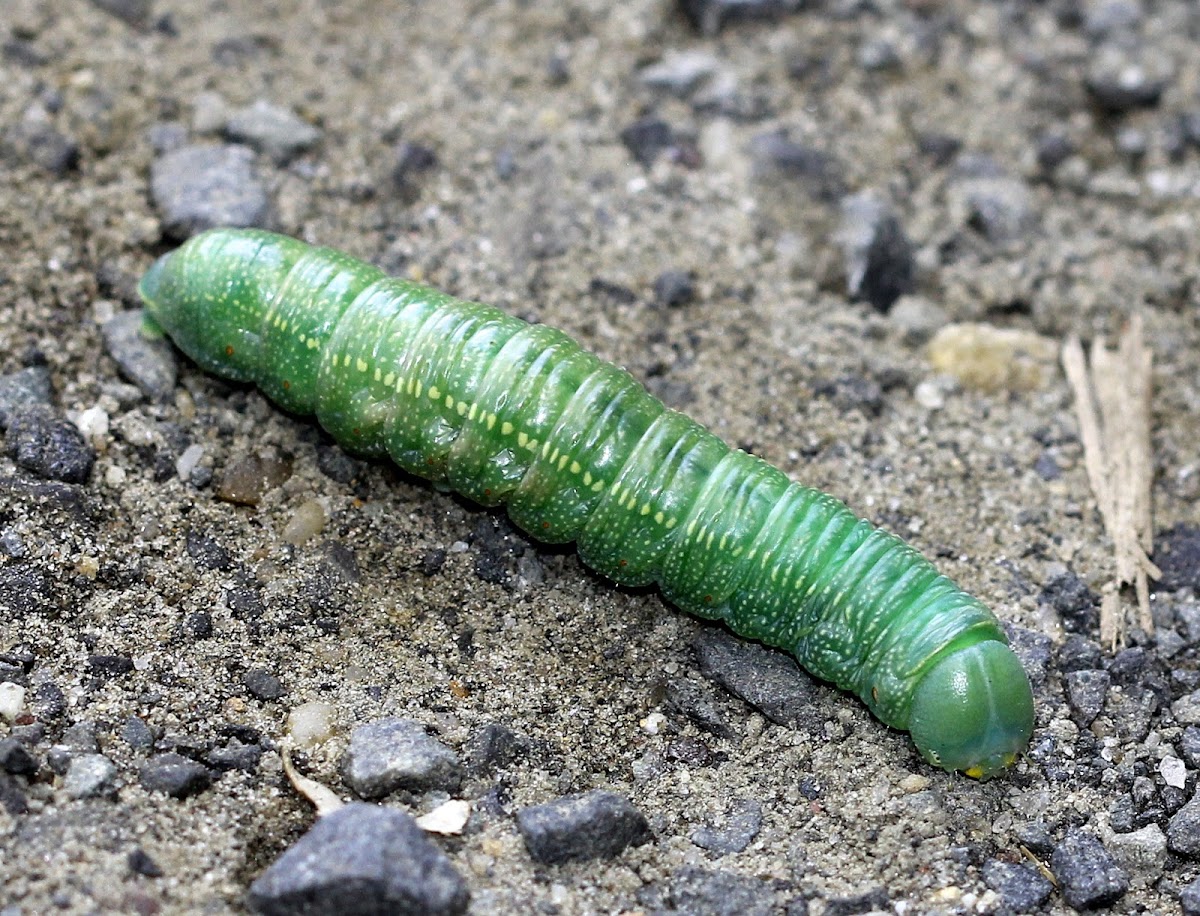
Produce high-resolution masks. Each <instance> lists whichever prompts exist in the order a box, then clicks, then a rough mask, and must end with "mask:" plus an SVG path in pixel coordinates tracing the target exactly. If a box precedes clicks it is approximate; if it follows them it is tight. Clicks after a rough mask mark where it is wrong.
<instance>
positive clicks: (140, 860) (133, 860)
mask: <svg viewBox="0 0 1200 916" xmlns="http://www.w3.org/2000/svg"><path fill="white" fill-rule="evenodd" d="M125 864H126V865H128V866H129V870H130V871H131V872H132V873H133V874H135V875H142V876H143V877H146V878H161V877H162V875H163V870H162V868H160V867H159V864H158V863H157V862H155V861H154V860H153V859H152V858H150V854H149V853H147V852H146V850H144V849H142V847H140V846H139V847H138V848H137V849H134V850H132V851H131V852H130V853H129V855H128V856H126V857H125Z"/></svg>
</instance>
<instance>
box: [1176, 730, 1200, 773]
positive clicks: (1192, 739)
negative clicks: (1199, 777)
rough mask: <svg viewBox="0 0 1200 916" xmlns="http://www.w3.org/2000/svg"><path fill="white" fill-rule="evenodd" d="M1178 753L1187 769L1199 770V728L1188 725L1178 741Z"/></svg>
mask: <svg viewBox="0 0 1200 916" xmlns="http://www.w3.org/2000/svg"><path fill="white" fill-rule="evenodd" d="M1179 753H1180V754H1182V755H1183V762H1184V763H1186V764H1187V765H1188V768H1189V769H1192V770H1196V769H1200V728H1198V727H1197V726H1195V725H1189V726H1188V727H1187V728H1185V729H1184V730H1183V735H1182V736H1181V737H1180V739H1179Z"/></svg>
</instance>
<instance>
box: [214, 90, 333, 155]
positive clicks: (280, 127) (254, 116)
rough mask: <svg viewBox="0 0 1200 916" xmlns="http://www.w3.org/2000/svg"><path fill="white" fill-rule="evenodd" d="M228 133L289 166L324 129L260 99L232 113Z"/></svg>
mask: <svg viewBox="0 0 1200 916" xmlns="http://www.w3.org/2000/svg"><path fill="white" fill-rule="evenodd" d="M225 133H226V134H227V135H228V136H229V139H230V140H233V141H235V142H242V143H247V144H249V145H250V146H252V147H254V148H255V149H257V150H259V151H260V152H263V153H266V154H267V155H268V156H270V157H271V158H272V159H274V160H275V163H276V165H286V164H287V163H288V162H290V161H291V160H292V159H294V158H295V157H296V156H298V155H299V154H300V153H302V152H304V151H305V150H307V149H309V148H310V147H312V146H313V145H315V144H316V142H317V141H318V140H320V139H321V132H320V131H319V130H317V128H315V127H313V126H312V125H311V124H309V123H308V122H307V121H303V120H301V119H300V118H298V117H297V116H296V115H294V114H293V113H292V112H291V111H289V110H288V109H286V108H281V107H279V106H278V105H272V104H271V103H270V102H267V101H265V100H264V99H259V100H258V101H256V102H255V103H254V104H253V105H249V106H247V107H246V108H241V109H238V110H237V111H235V112H233V114H231V115H230V116H229V120H228V121H227V122H226V124H225Z"/></svg>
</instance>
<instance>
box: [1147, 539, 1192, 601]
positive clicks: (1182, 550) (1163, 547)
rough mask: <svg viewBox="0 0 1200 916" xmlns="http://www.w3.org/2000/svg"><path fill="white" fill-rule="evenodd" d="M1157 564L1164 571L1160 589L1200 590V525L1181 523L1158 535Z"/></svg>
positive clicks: (1155, 548)
mask: <svg viewBox="0 0 1200 916" xmlns="http://www.w3.org/2000/svg"><path fill="white" fill-rule="evenodd" d="M1154 563H1155V565H1156V566H1157V567H1158V568H1159V569H1160V570H1161V571H1162V578H1161V579H1159V580H1158V581H1157V582H1156V583H1154V586H1153V587H1154V589H1155V590H1156V591H1160V592H1172V591H1175V590H1176V589H1179V588H1190V589H1191V590H1192V591H1194V592H1197V593H1200V525H1187V524H1179V525H1175V526H1173V527H1171V528H1168V529H1167V530H1166V531H1163V532H1161V533H1159V534H1157V535H1155V537H1154Z"/></svg>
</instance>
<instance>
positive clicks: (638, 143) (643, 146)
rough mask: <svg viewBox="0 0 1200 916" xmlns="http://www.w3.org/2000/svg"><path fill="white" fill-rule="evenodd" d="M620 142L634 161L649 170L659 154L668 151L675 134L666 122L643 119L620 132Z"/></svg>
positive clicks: (653, 118)
mask: <svg viewBox="0 0 1200 916" xmlns="http://www.w3.org/2000/svg"><path fill="white" fill-rule="evenodd" d="M621 142H622V143H624V144H625V148H626V149H628V150H629V154H630V155H631V156H633V158H634V159H636V160H637V161H638V162H640V163H641V164H642V165H644V166H646V167H647V168H649V167H650V166H651V165H653V164H654V160H655V159H657V158H658V155H659V153H661V152H663V151H664V150H667V149H670V148H671V146H672V145H673V144H674V143H675V134H674V132H673V131H672V130H671V125H670V124H668V123H667V122H666V121H663V120H662V119H660V118H655V117H645V118H641V119H639V120H637V121H634V122H633V123H632V124H630V125H629V126H628V127H626V128H624V129H623V130H622V131H621Z"/></svg>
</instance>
